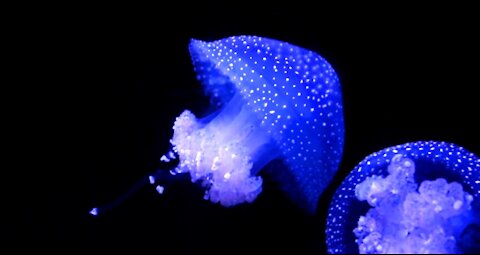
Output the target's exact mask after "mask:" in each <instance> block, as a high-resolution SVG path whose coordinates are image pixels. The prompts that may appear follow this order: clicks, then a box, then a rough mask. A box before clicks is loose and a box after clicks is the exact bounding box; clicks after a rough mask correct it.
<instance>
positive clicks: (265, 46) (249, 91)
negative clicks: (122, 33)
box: [171, 36, 344, 212]
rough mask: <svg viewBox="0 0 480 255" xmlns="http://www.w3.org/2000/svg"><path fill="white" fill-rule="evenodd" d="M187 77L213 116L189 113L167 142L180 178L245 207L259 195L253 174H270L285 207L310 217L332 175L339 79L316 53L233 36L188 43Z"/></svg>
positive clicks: (340, 131)
mask: <svg viewBox="0 0 480 255" xmlns="http://www.w3.org/2000/svg"><path fill="white" fill-rule="evenodd" d="M189 49H190V53H191V57H192V61H193V64H194V69H195V71H196V73H197V78H198V80H199V81H200V82H201V83H202V85H203V87H204V89H205V92H206V93H207V94H208V95H209V96H210V97H211V98H212V102H213V105H212V107H213V108H214V111H213V112H212V113H210V114H208V115H207V116H205V117H202V118H198V119H197V117H196V116H194V114H193V113H192V112H190V111H188V110H186V111H184V112H183V113H182V114H181V115H180V116H179V117H178V118H177V119H176V121H175V124H174V135H173V138H172V139H171V144H172V146H173V151H174V152H176V153H177V154H178V156H179V160H180V163H179V165H178V166H177V168H176V169H175V171H176V172H179V173H186V172H188V173H190V176H191V180H192V181H193V182H197V181H198V182H200V183H201V184H202V185H203V186H204V187H205V188H206V194H205V197H206V199H209V200H211V201H212V202H219V203H220V204H221V205H223V206H233V205H237V204H240V203H244V202H252V201H254V200H255V198H256V197H257V196H258V194H260V192H261V190H262V179H261V177H260V176H258V173H259V171H260V170H261V169H262V168H263V167H264V166H265V165H266V164H268V163H269V162H271V161H272V160H274V159H281V160H283V162H284V166H285V167H284V168H278V169H275V170H274V171H273V175H274V177H275V179H278V181H280V182H281V183H282V186H283V188H284V189H285V191H286V192H287V194H288V195H289V196H290V197H291V199H292V200H293V201H294V202H295V203H296V204H297V205H298V206H300V207H301V208H303V209H305V210H307V211H309V212H314V211H315V209H316V207H317V202H318V198H319V196H320V194H321V193H322V191H323V190H324V188H325V187H326V186H327V184H328V183H329V182H330V180H331V178H332V177H333V175H334V173H335V172H336V170H337V168H338V165H339V162H340V158H341V156H342V151H343V143H344V123H343V110H342V97H341V88H340V83H339V79H338V77H337V75H336V73H335V71H334V70H333V68H332V67H331V65H330V64H329V63H328V62H327V61H326V60H325V59H323V58H322V57H321V56H320V55H318V54H317V53H315V52H313V51H310V50H307V49H304V48H301V47H298V46H295V45H292V44H290V43H287V42H282V41H278V40H274V39H269V38H262V37H258V36H233V37H229V38H224V39H221V40H217V41H213V42H204V41H199V40H191V42H190V45H189Z"/></svg>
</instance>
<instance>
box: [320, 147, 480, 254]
mask: <svg viewBox="0 0 480 255" xmlns="http://www.w3.org/2000/svg"><path fill="white" fill-rule="evenodd" d="M325 233H326V243H327V248H328V252H329V253H472V252H478V251H479V249H480V158H478V156H476V155H474V154H473V153H472V152H469V151H468V150H466V149H464V148H462V147H460V146H458V145H456V144H452V143H447V142H439V141H419V142H411V143H406V144H402V145H398V146H393V147H390V148H386V149H383V150H381V151H378V152H375V153H373V154H371V155H369V156H368V157H366V158H365V159H364V160H363V161H361V162H360V163H359V164H358V165H357V166H356V167H355V169H354V170H353V171H352V172H351V173H350V174H349V175H348V176H347V177H346V178H345V180H344V181H343V183H342V184H341V185H340V186H339V188H338V189H337V190H336V192H335V194H334V196H333V198H332V200H331V204H330V207H329V211H328V215H327V226H326V232H325Z"/></svg>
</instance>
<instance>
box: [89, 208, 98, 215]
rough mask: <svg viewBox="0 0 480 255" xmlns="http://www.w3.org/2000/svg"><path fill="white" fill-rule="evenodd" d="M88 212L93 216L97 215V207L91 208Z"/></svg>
mask: <svg viewBox="0 0 480 255" xmlns="http://www.w3.org/2000/svg"><path fill="white" fill-rule="evenodd" d="M89 213H90V214H91V215H93V216H97V215H98V208H96V207H95V208H93V209H92V210H90V212H89Z"/></svg>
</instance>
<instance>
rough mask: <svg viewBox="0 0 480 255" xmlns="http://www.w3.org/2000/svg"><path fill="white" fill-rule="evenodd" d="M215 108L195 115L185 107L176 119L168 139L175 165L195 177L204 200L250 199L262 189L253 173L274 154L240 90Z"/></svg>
mask: <svg viewBox="0 0 480 255" xmlns="http://www.w3.org/2000/svg"><path fill="white" fill-rule="evenodd" d="M218 111H219V112H215V113H213V114H214V115H216V116H215V118H210V117H208V116H207V117H205V118H203V119H197V118H196V117H195V115H193V113H191V112H190V111H188V110H186V111H184V112H183V113H182V114H181V115H180V116H179V117H178V118H177V119H176V121H175V124H174V128H173V129H174V135H173V138H172V140H171V143H172V145H173V150H174V151H175V152H176V153H177V154H178V155H179V160H180V163H179V165H178V166H177V168H176V169H175V170H176V171H177V172H179V173H186V172H188V173H189V174H190V176H191V180H192V182H200V183H201V184H202V186H204V187H205V188H206V193H205V199H209V200H211V201H212V202H214V203H217V202H218V203H220V204H221V205H223V206H233V205H237V204H240V203H244V202H253V201H254V200H255V198H256V197H257V196H258V194H260V192H261V191H262V179H261V177H259V176H256V174H257V173H258V172H259V171H260V169H261V168H262V167H263V166H264V164H266V163H268V162H269V161H270V160H271V159H273V158H275V157H278V155H279V153H278V152H277V151H276V150H275V145H274V144H273V141H271V139H270V138H269V136H268V135H267V133H266V131H264V130H263V129H262V128H261V127H260V126H259V125H258V124H257V122H258V119H257V118H256V117H255V116H253V115H252V113H251V110H250V109H247V106H246V105H245V103H244V102H243V99H242V98H241V96H240V95H234V96H233V98H232V99H231V100H230V101H229V102H228V103H227V104H226V105H225V106H224V107H222V108H220V109H219V110H218ZM205 120H208V121H205Z"/></svg>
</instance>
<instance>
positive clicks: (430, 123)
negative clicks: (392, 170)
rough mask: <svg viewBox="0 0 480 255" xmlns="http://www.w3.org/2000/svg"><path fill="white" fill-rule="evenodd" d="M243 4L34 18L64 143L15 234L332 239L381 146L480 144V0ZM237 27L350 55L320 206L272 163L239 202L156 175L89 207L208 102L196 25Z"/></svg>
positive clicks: (90, 247) (242, 246)
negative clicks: (334, 203) (337, 143)
mask: <svg viewBox="0 0 480 255" xmlns="http://www.w3.org/2000/svg"><path fill="white" fill-rule="evenodd" d="M237 5H238V6H235V7H233V6H232V7H226V6H224V7H222V6H218V5H208V4H198V6H197V5H191V4H185V6H184V8H178V9H170V8H161V7H158V8H151V9H149V8H146V10H148V9H149V10H148V11H140V12H133V11H117V10H116V9H115V8H111V9H109V8H107V9H105V10H102V11H99V12H95V11H91V10H90V8H89V11H87V12H82V11H80V12H77V11H75V8H73V9H72V10H71V12H70V11H65V12H64V13H62V14H61V15H59V16H55V17H54V18H53V17H49V16H48V15H46V16H45V17H42V19H45V20H46V22H45V23H43V22H42V23H41V25H38V24H36V22H32V23H31V24H30V25H31V27H32V28H34V29H32V32H33V31H35V34H33V35H32V36H31V37H30V38H32V39H34V40H35V42H36V43H32V44H31V45H34V46H37V47H33V51H32V52H34V53H36V54H38V56H39V57H38V58H35V59H36V60H37V61H35V65H43V62H44V61H43V60H44V59H49V60H50V61H52V62H54V65H52V66H51V68H50V66H48V67H46V68H45V69H48V73H49V74H52V75H53V77H54V78H53V80H51V82H52V84H53V83H55V84H56V86H51V87H50V86H43V87H42V91H43V92H44V93H45V92H46V93H47V94H49V96H47V97H44V98H45V100H44V101H43V103H44V104H45V105H46V108H42V110H41V112H42V113H43V112H49V113H54V114H52V115H49V116H51V117H46V115H42V116H43V117H42V118H41V120H42V122H36V123H37V125H42V123H43V122H44V121H47V122H49V121H50V120H52V123H55V124H54V125H53V127H51V128H50V127H49V128H45V129H46V130H48V131H47V132H46V133H45V135H43V136H42V138H43V139H44V142H46V143H47V144H50V142H49V141H50V137H52V139H51V140H52V141H53V137H59V138H60V139H59V140H60V143H53V142H52V143H51V144H50V145H52V144H55V145H54V147H55V152H52V153H48V154H49V157H48V158H49V159H52V161H54V162H55V163H54V164H52V168H51V169H52V170H51V171H50V170H48V169H50V168H48V167H47V171H42V172H41V173H37V175H38V176H39V178H41V179H38V181H35V184H37V185H38V186H39V187H41V188H46V190H47V193H46V199H45V196H44V195H43V193H42V195H40V193H39V194H38V195H35V194H36V193H35V191H34V192H32V193H28V192H27V193H28V194H29V195H27V197H28V198H27V199H26V200H21V201H19V200H20V199H12V200H14V201H15V203H16V204H22V205H27V207H28V208H30V209H31V210H30V209H28V210H26V211H22V213H21V214H20V217H19V218H18V219H19V220H18V221H19V222H20V226H22V228H18V225H17V224H16V223H17V222H18V221H17V222H16V221H12V222H7V224H6V228H4V229H6V230H5V231H6V232H8V233H9V236H10V237H12V238H17V237H19V238H20V237H22V238H23V237H26V238H29V239H32V240H43V241H46V242H45V243H47V244H52V245H56V244H61V243H68V244H71V246H70V248H69V249H70V250H80V251H83V252H85V253H87V252H89V253H90V252H92V251H102V252H103V251H106V252H109V253H113V252H121V251H125V250H126V249H127V248H133V251H134V252H136V253H138V254H143V253H147V252H148V253H150V252H154V253H166V254H171V253H190V254H193V253H213V254H220V253H231V252H256V251H262V252H272V253H279V252H282V251H295V252H296V253H298V254H318V253H321V252H325V249H326V248H325V241H324V240H325V239H324V230H325V227H324V225H325V218H326V212H327V209H328V204H329V198H330V197H331V196H332V194H333V192H334V190H335V188H336V187H337V186H338V185H339V184H340V182H341V180H342V179H343V178H344V177H345V176H346V175H347V174H348V172H349V171H350V170H351V169H353V168H354V167H355V165H356V164H357V163H358V162H360V161H361V160H362V159H363V158H364V157H366V156H367V155H369V154H371V153H373V152H375V151H378V150H381V149H383V148H386V147H389V146H393V145H397V144H402V143H406V142H410V141H418V140H442V141H447V142H453V143H456V144H458V145H461V146H463V147H465V148H467V149H468V150H470V151H472V152H474V153H476V154H477V155H479V154H480V147H479V145H480V139H479V135H478V131H479V125H478V124H477V120H478V117H479V114H478V110H479V107H478V105H479V104H478V100H479V99H478V97H479V94H478V93H477V92H476V87H478V86H479V84H480V81H479V78H478V77H479V76H478V72H479V71H478V70H479V67H480V64H479V61H478V59H479V57H480V55H479V50H478V45H480V44H479V41H478V39H476V36H477V35H476V33H478V25H476V24H478V17H475V15H476V13H475V12H474V9H473V8H470V7H459V6H455V7H452V6H426V7H420V6H392V7H386V6H376V5H372V6H362V7H358V6H337V7H330V6H327V5H323V4H319V6H309V5H300V4H298V5H295V3H294V2H292V3H289V4H288V5H284V6H282V5H276V6H270V7H269V8H259V7H256V6H255V5H247V4H242V3H237ZM200 7H202V8H200ZM91 9H95V8H91ZM233 35H258V36H264V37H271V38H275V39H278V40H282V41H287V42H290V43H292V44H296V45H298V46H301V47H304V48H307V49H310V50H313V51H315V52H318V53H319V54H320V55H322V56H323V57H324V58H326V59H327V60H328V61H329V62H330V63H331V64H332V66H333V67H334V69H335V70H336V71H337V74H338V76H339V78H340V81H341V85H342V93H343V100H344V110H345V112H344V115H345V130H346V137H345V148H344V155H343V160H342V163H341V166H340V169H339V171H338V173H337V175H336V177H335V180H334V181H333V182H332V183H331V185H330V186H329V188H328V189H327V190H326V191H325V192H324V194H323V196H322V198H321V200H320V201H319V206H318V211H317V213H316V214H315V215H307V214H304V213H303V212H302V211H300V210H299V209H297V208H296V207H295V206H294V205H293V204H292V203H291V202H290V201H289V200H288V199H287V198H286V197H285V196H284V194H283V193H282V192H281V191H280V190H279V188H278V187H277V186H276V185H275V183H271V182H269V181H268V179H267V180H265V182H266V183H265V185H264V191H263V193H262V194H261V195H260V196H259V197H258V198H257V200H256V201H255V202H254V203H252V204H247V205H241V206H238V207H233V208H223V207H221V206H219V205H215V204H212V203H210V202H208V201H205V200H203V199H202V196H203V193H202V191H201V189H199V188H198V187H197V186H196V185H194V184H192V183H190V182H184V183H177V184H175V185H173V187H172V188H171V189H168V190H166V193H165V194H164V195H163V196H158V195H157V194H156V193H155V191H154V190H153V188H151V187H146V188H144V189H141V190H139V191H138V192H137V193H136V194H134V195H133V196H132V197H131V198H130V199H128V200H126V201H125V202H124V203H123V204H121V205H120V206H119V207H117V208H116V209H114V210H111V211H109V212H107V213H105V214H104V215H100V216H99V217H97V218H94V217H91V216H90V215H88V211H89V210H90V208H91V207H93V206H98V205H101V204H105V203H109V202H111V201H112V200H114V199H115V198H117V197H118V196H121V195H122V194H123V193H125V192H126V191H127V190H128V188H130V187H131V186H132V185H134V184H135V182H136V181H137V180H139V179H140V178H142V177H144V176H145V175H146V174H147V173H149V172H151V171H153V170H155V169H156V168H157V167H159V166H161V165H160V164H159V163H158V159H159V157H160V156H161V155H162V154H163V153H165V152H166V151H167V150H168V148H169V139H170V137H171V136H172V129H171V128H172V126H173V122H174V120H175V117H177V116H178V115H179V114H180V113H181V112H182V111H183V110H184V109H191V110H192V111H194V112H196V113H201V110H202V109H205V108H206V107H207V106H208V103H209V101H208V98H206V97H205V96H204V95H203V94H202V88H201V85H200V83H199V82H198V81H197V80H196V78H195V73H194V72H193V67H192V64H191V61H190V56H189V52H188V48H187V47H188V42H189V40H190V39H191V38H196V39H200V40H206V41H211V40H217V39H221V38H224V37H228V36H233ZM27 44H28V43H27ZM43 46H45V47H43ZM45 82H46V83H48V82H49V80H47V81H45ZM47 98H48V99H47ZM38 123H40V124H38ZM55 140H57V139H55ZM53 165H55V166H58V167H59V168H58V170H57V168H56V167H53ZM53 169H55V170H53ZM37 175H33V176H37ZM40 180H42V181H40ZM35 187H37V186H35ZM27 189H28V187H27ZM32 189H33V188H32ZM36 209H40V210H36Z"/></svg>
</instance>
